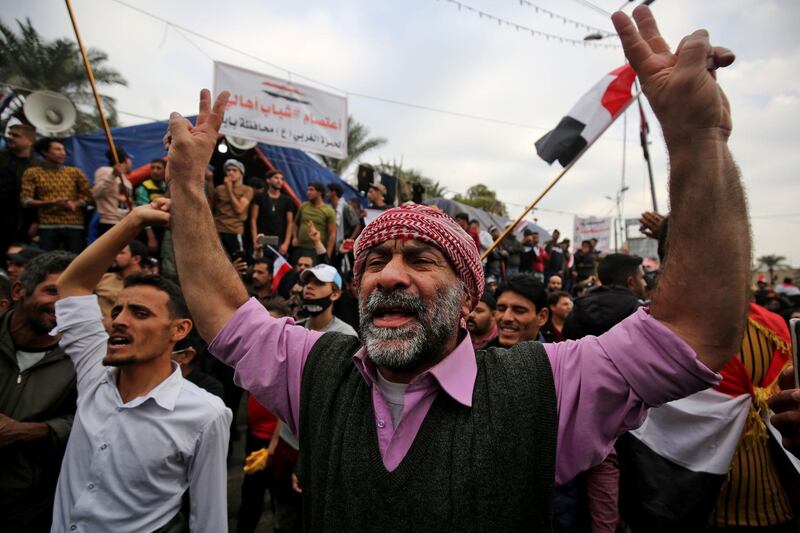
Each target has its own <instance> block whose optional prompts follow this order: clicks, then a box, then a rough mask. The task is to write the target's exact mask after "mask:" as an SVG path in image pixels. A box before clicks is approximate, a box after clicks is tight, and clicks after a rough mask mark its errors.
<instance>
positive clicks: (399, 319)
mask: <svg viewBox="0 0 800 533" xmlns="http://www.w3.org/2000/svg"><path fill="white" fill-rule="evenodd" d="M412 320H417V313H415V312H414V311H412V310H411V309H408V308H406V307H402V306H385V307H378V308H377V309H376V310H375V312H374V313H373V314H372V323H373V324H374V325H376V326H377V327H379V328H396V327H400V326H404V325H406V324H408V323H409V322H411V321H412Z"/></svg>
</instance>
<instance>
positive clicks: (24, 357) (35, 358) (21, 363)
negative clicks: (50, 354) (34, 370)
mask: <svg viewBox="0 0 800 533" xmlns="http://www.w3.org/2000/svg"><path fill="white" fill-rule="evenodd" d="M45 355H47V350H45V351H43V352H26V351H24V350H17V366H18V367H19V371H20V372H25V371H26V370H28V369H29V368H30V367H32V366H33V365H35V364H36V363H38V362H39V361H41V360H42V359H44V356H45Z"/></svg>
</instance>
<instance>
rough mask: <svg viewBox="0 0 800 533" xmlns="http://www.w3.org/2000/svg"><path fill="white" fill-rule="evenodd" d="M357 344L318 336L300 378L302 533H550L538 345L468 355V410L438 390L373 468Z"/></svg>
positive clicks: (546, 389)
mask: <svg viewBox="0 0 800 533" xmlns="http://www.w3.org/2000/svg"><path fill="white" fill-rule="evenodd" d="M358 348H359V344H358V339H356V338H354V337H349V336H346V335H341V334H337V333H328V334H326V335H324V336H323V337H321V338H320V339H319V340H318V341H317V342H316V344H315V345H314V347H313V349H312V350H311V353H310V354H309V356H308V361H307V363H306V365H305V369H304V371H303V378H302V387H301V391H302V392H301V400H300V450H301V454H300V461H299V470H298V476H299V478H300V484H301V486H302V487H303V515H304V518H303V521H304V527H305V528H306V529H307V530H310V531H323V530H325V531H415V532H417V531H550V530H551V519H552V516H551V515H552V502H553V485H554V482H555V450H556V428H557V414H556V396H555V386H554V384H553V375H552V370H551V368H550V362H549V360H548V358H547V354H546V353H545V351H544V348H542V346H541V344H539V343H533V342H531V343H523V344H520V345H518V346H515V347H513V348H511V349H509V350H503V349H495V348H492V349H489V350H486V351H483V350H481V351H478V352H477V354H476V358H477V363H478V375H477V378H476V381H475V389H474V392H473V396H472V402H473V403H472V407H471V408H469V407H465V406H463V405H461V404H459V403H458V402H456V401H455V400H453V399H452V398H451V397H450V396H449V395H448V394H447V393H444V392H440V393H439V394H438V395H437V397H436V399H435V400H434V402H433V405H432V406H431V409H430V411H429V412H428V415H427V416H426V418H425V421H424V422H423V423H422V426H421V427H420V430H419V433H417V436H416V438H415V439H414V443H413V444H412V445H411V448H410V449H409V451H408V453H407V454H406V456H405V458H404V459H403V461H402V462H401V463H400V465H399V466H398V467H397V468H396V469H395V470H394V471H393V472H388V471H387V470H386V469H385V467H384V466H383V462H382V460H381V455H380V451H379V448H378V440H377V434H376V428H375V424H376V422H375V415H374V411H373V406H372V398H371V394H370V389H369V387H368V385H367V384H366V382H365V381H364V379H363V377H362V376H361V374H359V372H358V370H357V369H356V367H355V365H354V364H353V361H352V355H353V354H354V353H355V352H356V351H357V350H358Z"/></svg>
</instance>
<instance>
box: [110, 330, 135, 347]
mask: <svg viewBox="0 0 800 533" xmlns="http://www.w3.org/2000/svg"><path fill="white" fill-rule="evenodd" d="M132 341H133V339H131V337H130V336H128V335H124V334H122V333H112V334H111V336H110V337H109V338H108V347H109V348H119V347H122V346H128V345H129V344H130V343H131V342H132Z"/></svg>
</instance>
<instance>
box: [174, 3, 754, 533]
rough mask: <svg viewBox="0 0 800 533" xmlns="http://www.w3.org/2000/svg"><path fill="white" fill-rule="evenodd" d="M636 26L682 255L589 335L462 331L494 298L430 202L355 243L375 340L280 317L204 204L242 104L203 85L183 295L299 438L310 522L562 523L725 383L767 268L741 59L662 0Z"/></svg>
mask: <svg viewBox="0 0 800 533" xmlns="http://www.w3.org/2000/svg"><path fill="white" fill-rule="evenodd" d="M634 18H635V19H636V22H637V25H638V29H637V27H636V26H634V24H633V23H632V22H631V21H630V20H629V19H628V17H627V16H625V15H624V14H622V13H617V14H615V15H614V17H613V20H614V24H615V26H616V27H617V31H618V32H619V34H620V37H621V39H622V43H623V46H624V48H625V51H626V54H627V56H628V58H629V60H630V62H631V64H632V66H633V68H634V69H636V71H637V72H638V74H639V76H640V79H641V82H642V85H643V87H644V91H645V93H646V95H647V96H648V98H649V100H650V103H651V105H652V107H653V109H654V111H655V112H656V114H657V115H658V117H659V118H660V120H661V123H662V125H663V129H664V134H665V136H666V139H667V146H668V148H669V152H670V162H671V176H670V194H671V203H672V206H673V211H672V213H673V215H672V216H673V217H674V221H673V222H674V228H673V233H672V240H671V242H670V246H671V261H670V262H669V263H667V265H665V268H664V273H663V278H662V281H661V283H660V285H659V289H658V291H657V292H656V294H655V295H654V298H653V303H652V306H651V308H650V309H649V310H645V309H642V310H639V311H637V312H636V313H634V314H633V315H632V316H631V317H629V318H628V319H626V320H625V321H623V322H622V323H621V324H619V325H618V326H617V327H615V328H613V329H612V330H611V331H609V332H607V333H606V334H604V335H602V336H600V337H589V338H586V339H582V340H581V341H577V342H564V343H559V344H545V345H542V344H539V343H537V342H526V343H520V344H518V345H516V346H514V347H512V348H510V349H508V350H504V349H500V348H492V349H488V350H479V351H477V352H476V351H475V350H474V349H473V348H472V344H471V342H470V340H469V335H468V334H467V333H466V332H465V331H464V330H462V329H461V328H460V322H461V320H462V318H464V317H466V316H467V314H468V313H469V312H470V310H471V309H472V308H473V307H474V306H475V305H476V304H477V302H478V300H479V298H480V295H481V292H482V289H483V285H484V279H483V271H482V266H481V262H480V257H479V256H478V252H477V250H476V249H475V245H474V242H473V241H472V239H471V238H470V237H469V235H467V233H466V232H464V231H463V230H462V229H461V228H460V227H459V226H458V225H457V224H456V222H455V221H453V220H452V219H451V218H450V217H449V216H447V215H446V214H444V213H441V212H439V211H436V210H433V209H430V208H428V207H425V206H419V205H410V206H404V207H400V208H396V209H390V210H387V211H386V212H384V213H382V214H381V215H380V216H379V217H377V218H376V219H375V220H374V221H373V222H372V223H371V224H369V225H368V226H367V227H366V228H365V230H364V232H363V233H362V234H361V236H360V237H359V239H358V241H357V243H356V247H355V258H356V260H355V265H354V269H353V275H354V284H355V286H356V287H358V291H359V292H358V293H359V301H360V308H361V325H360V326H361V327H360V329H361V341H363V343H364V345H363V346H361V345H360V343H359V340H358V339H356V338H354V337H348V336H344V335H338V334H335V333H327V334H324V335H323V334H321V333H319V332H312V331H308V330H305V329H303V328H299V327H297V326H293V325H292V322H291V320H290V319H280V320H276V319H272V318H270V317H269V315H268V314H267V313H266V311H264V310H263V308H262V307H261V306H260V305H259V304H258V302H257V301H255V300H249V301H248V298H247V292H246V291H245V288H244V286H243V285H242V284H241V282H240V281H239V280H238V276H237V275H236V273H235V271H234V270H233V268H232V267H231V266H230V264H229V262H228V261H227V260H226V259H225V256H224V253H223V251H222V249H221V247H220V245H219V243H218V242H217V241H216V239H213V234H214V225H213V221H212V218H211V215H210V211H209V209H208V205H207V202H206V199H205V196H204V194H203V180H202V176H203V169H204V165H205V164H206V162H207V161H208V159H209V157H210V155H211V153H212V151H213V149H214V145H215V142H216V138H217V130H218V128H219V126H220V123H221V121H222V118H223V110H224V107H225V104H226V102H227V98H228V94H227V93H226V92H223V93H222V94H221V95H220V96H218V98H217V100H216V102H215V104H214V105H213V107H212V103H211V96H210V94H209V92H208V91H207V90H204V91H202V92H201V98H200V114H199V116H198V119H197V125H195V126H192V125H191V124H190V123H189V122H188V121H187V120H185V119H184V118H182V117H181V116H180V115H178V114H177V113H174V114H173V115H172V116H171V117H170V128H169V135H170V136H171V141H172V142H171V146H170V148H169V165H170V172H169V174H170V175H171V177H172V185H171V190H172V192H173V205H172V208H173V229H174V232H175V251H176V257H177V261H178V265H179V269H178V270H179V272H180V273H181V276H182V279H181V282H182V284H183V288H184V294H185V295H186V298H187V302H188V304H189V306H190V308H191V309H192V311H193V315H194V316H195V317H196V318H197V325H198V326H199V330H200V333H201V334H202V335H203V336H204V337H205V338H207V339H209V340H213V342H212V343H211V346H210V351H211V352H212V353H213V354H214V355H215V356H216V357H218V358H220V359H222V360H223V361H225V362H226V363H228V364H230V365H232V366H234V367H235V370H236V380H237V382H238V383H240V384H241V385H242V386H243V387H244V388H246V389H248V390H249V391H250V392H251V393H252V394H253V395H254V396H255V397H256V398H257V399H258V401H259V402H261V403H262V404H264V405H265V406H267V407H268V408H269V409H270V410H271V411H272V412H274V413H275V414H276V415H277V416H279V417H280V418H282V419H283V420H285V421H286V422H287V424H288V425H289V427H290V428H291V429H292V430H293V431H296V432H298V434H299V437H300V447H301V449H302V450H303V456H302V457H301V459H300V465H299V472H298V477H299V481H300V485H301V486H302V488H303V499H304V501H303V513H304V526H305V527H307V528H308V529H310V530H321V529H330V530H336V531H362V530H374V529H377V528H381V529H387V530H405V529H411V528H415V529H423V530H437V531H441V530H464V531H466V530H469V531H472V530H476V531H487V530H492V531H518V530H535V531H547V530H549V529H550V527H551V514H552V492H553V483H554V480H555V481H560V482H563V481H565V480H568V479H570V478H571V477H572V476H574V475H575V474H576V473H578V472H581V471H583V470H586V469H587V468H589V467H591V466H592V465H595V464H598V463H599V462H600V461H602V459H603V458H604V457H605V456H606V455H607V454H608V451H609V449H610V447H611V443H612V442H613V441H614V439H616V437H617V436H618V435H620V434H621V433H622V432H623V431H625V430H627V429H629V428H632V427H636V426H637V425H638V424H640V423H641V420H642V419H643V417H644V415H645V412H646V410H647V408H648V407H649V406H653V405H659V404H661V403H663V402H666V401H669V400H671V399H673V398H679V397H683V396H686V395H688V394H691V393H693V392H695V391H698V390H701V389H703V388H706V387H708V386H710V385H713V384H714V383H716V382H717V381H718V380H719V375H718V374H716V373H715V372H714V371H715V370H717V369H719V368H721V367H722V366H723V365H724V364H725V362H726V361H727V360H728V359H729V358H730V357H731V355H733V354H734V353H735V352H736V350H737V348H738V346H739V343H740V341H741V334H742V328H743V324H744V316H745V304H746V291H747V285H748V277H749V267H750V241H749V239H748V238H742V235H745V236H748V235H749V226H748V221H747V215H746V205H745V199H744V193H743V191H742V187H741V184H740V182H739V177H738V174H737V171H736V167H735V165H734V163H733V159H732V157H731V155H730V153H729V151H728V148H727V138H728V135H729V134H730V129H731V123H730V114H729V111H728V106H727V101H726V100H725V97H724V95H723V94H722V92H721V90H720V88H719V86H718V85H717V83H716V80H715V79H714V74H713V69H714V68H717V67H723V66H726V65H728V64H730V63H731V62H732V61H733V54H732V53H730V52H729V51H727V50H725V49H720V48H713V47H712V46H711V44H710V43H709V39H708V35H707V34H706V33H705V32H702V31H700V32H695V33H694V34H692V35H690V36H689V37H687V38H686V39H684V41H683V42H682V43H681V46H680V47H679V49H678V50H677V51H676V53H672V52H670V50H669V48H668V46H667V45H666V43H665V42H664V40H663V39H662V38H661V36H660V35H659V33H658V29H657V28H656V23H655V20H654V19H653V17H652V15H651V14H650V11H649V9H648V8H647V7H642V6H640V7H638V8H636V10H635V11H634ZM709 221H713V223H710V222H709ZM701 224H702V225H703V227H708V228H710V229H709V231H710V232H711V234H710V235H708V234H704V235H702V236H700V235H698V234H697V232H696V228H697V227H698V226H699V225H701ZM204 237H207V238H204ZM709 238H710V239H713V240H714V241H715V242H718V243H720V244H721V246H718V247H716V248H715V249H718V250H725V256H724V257H718V256H715V255H714V254H709V253H708V249H707V246H706V245H705V243H706V241H707V239H709ZM712 278H713V279H712ZM719 279H724V280H726V283H725V284H720V283H719V281H718V280H719ZM687 280H691V283H696V284H697V286H698V287H703V288H704V290H702V291H701V290H687V288H688V289H691V288H690V287H687V286H686V284H687V283H689V282H688V281H687ZM687 295H688V296H687ZM687 297H688V298H689V301H687V300H686V298H687ZM692 299H694V301H693V300H692ZM687 309H689V310H691V311H690V312H687ZM387 502H388V503H387Z"/></svg>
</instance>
